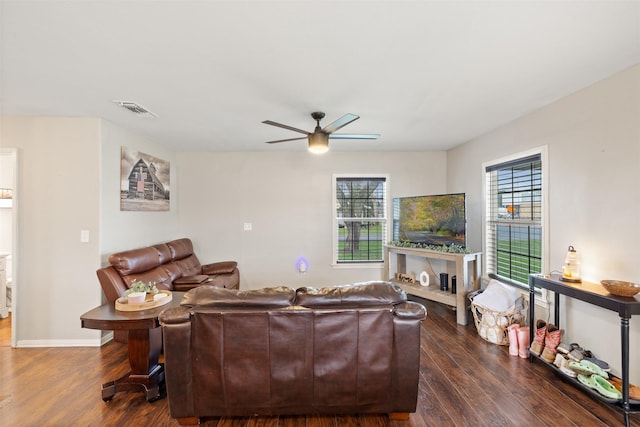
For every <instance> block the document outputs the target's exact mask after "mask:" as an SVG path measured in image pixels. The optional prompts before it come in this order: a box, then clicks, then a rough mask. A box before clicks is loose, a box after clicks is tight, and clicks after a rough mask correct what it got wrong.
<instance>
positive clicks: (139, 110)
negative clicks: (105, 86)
mask: <svg viewBox="0 0 640 427" xmlns="http://www.w3.org/2000/svg"><path fill="white" fill-rule="evenodd" d="M113 102H115V103H116V104H118V105H119V106H121V107H122V108H126V109H127V110H129V111H131V112H132V113H135V114H136V115H137V116H139V117H151V118H156V117H158V115H157V114H156V113H154V112H153V111H149V110H147V109H146V108H145V107H143V106H142V105H140V104H137V103H135V102H130V101H113Z"/></svg>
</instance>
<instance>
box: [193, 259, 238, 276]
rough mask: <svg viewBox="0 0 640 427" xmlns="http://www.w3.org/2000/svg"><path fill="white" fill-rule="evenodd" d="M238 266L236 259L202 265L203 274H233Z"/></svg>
mask: <svg viewBox="0 0 640 427" xmlns="http://www.w3.org/2000/svg"><path fill="white" fill-rule="evenodd" d="M237 267H238V263H237V262H236V261H221V262H214V263H211V264H205V265H203V266H202V274H207V275H210V276H211V275H215V274H231V273H233V272H234V271H235V269H236V268H237Z"/></svg>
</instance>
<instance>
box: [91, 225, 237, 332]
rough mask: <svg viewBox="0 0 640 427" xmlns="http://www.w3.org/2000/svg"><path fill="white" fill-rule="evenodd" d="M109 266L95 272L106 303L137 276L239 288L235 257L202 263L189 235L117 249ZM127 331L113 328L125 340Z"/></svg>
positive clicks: (180, 287) (182, 286)
mask: <svg viewBox="0 0 640 427" xmlns="http://www.w3.org/2000/svg"><path fill="white" fill-rule="evenodd" d="M109 264H110V265H109V266H107V267H103V268H100V269H99V270H98V271H97V272H96V273H97V275H98V280H99V281H100V286H102V290H103V292H104V294H105V296H106V298H107V301H108V302H109V303H112V304H114V303H115V301H116V300H117V299H118V298H120V297H121V296H124V295H125V292H126V290H127V289H129V286H130V285H131V283H133V282H134V281H137V280H141V281H143V282H155V284H156V286H157V287H158V289H160V290H162V289H165V290H169V291H172V290H175V291H188V290H189V289H192V288H194V287H197V286H200V285H203V284H206V285H212V286H216V287H220V288H230V289H238V288H239V285H240V272H239V271H238V263H237V262H235V261H223V262H214V263H212V264H206V265H202V264H200V261H199V260H198V257H196V254H195V253H194V252H193V243H192V242H191V239H187V238H183V239H177V240H172V241H170V242H166V243H160V244H157V245H153V246H149V247H145V248H140V249H133V250H129V251H124V252H118V253H115V254H113V255H111V256H110V257H109ZM126 336H127V335H126V331H116V332H115V340H116V341H120V342H126Z"/></svg>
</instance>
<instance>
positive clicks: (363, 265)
mask: <svg viewBox="0 0 640 427" xmlns="http://www.w3.org/2000/svg"><path fill="white" fill-rule="evenodd" d="M331 267H332V268H338V269H346V268H377V269H379V270H382V269H383V268H384V263H383V262H380V263H377V262H354V263H340V264H335V263H334V264H331Z"/></svg>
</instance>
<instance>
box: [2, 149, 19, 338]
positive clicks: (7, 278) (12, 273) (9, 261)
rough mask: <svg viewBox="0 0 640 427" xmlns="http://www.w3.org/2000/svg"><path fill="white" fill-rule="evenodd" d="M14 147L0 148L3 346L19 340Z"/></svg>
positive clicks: (15, 155) (16, 197) (15, 157)
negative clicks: (17, 337)
mask: <svg viewBox="0 0 640 427" xmlns="http://www.w3.org/2000/svg"><path fill="white" fill-rule="evenodd" d="M17 160H18V153H17V149H15V148H0V346H2V347H9V346H11V347H14V346H15V343H16V334H15V331H16V321H15V319H16V315H15V307H16V283H17V275H16V271H17V269H16V247H17V229H18V227H17V218H18V216H17V210H18V203H17V201H18V195H17V185H16V184H17V178H16V177H17V175H18V174H17V168H18V162H17Z"/></svg>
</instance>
